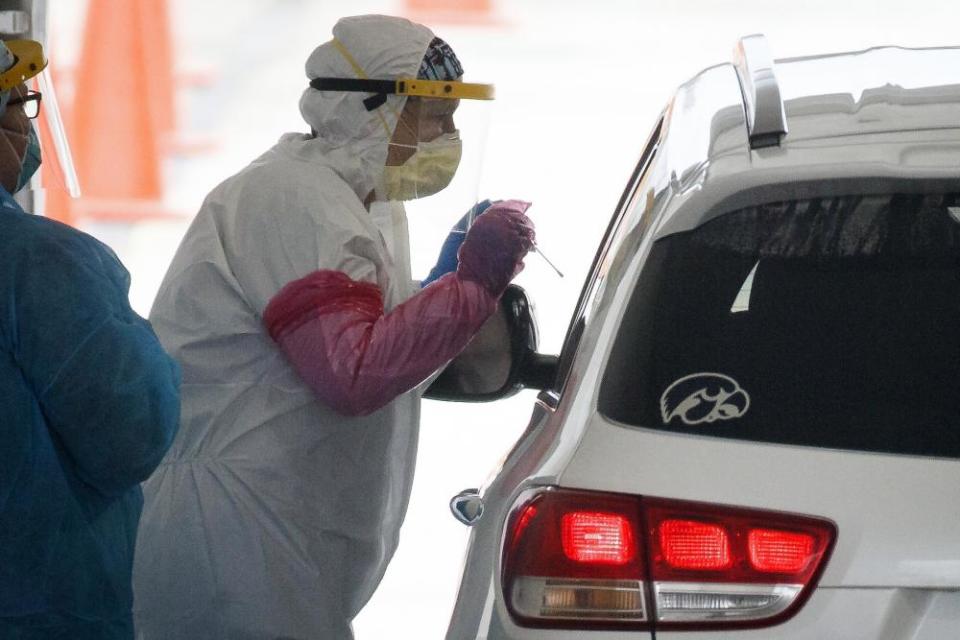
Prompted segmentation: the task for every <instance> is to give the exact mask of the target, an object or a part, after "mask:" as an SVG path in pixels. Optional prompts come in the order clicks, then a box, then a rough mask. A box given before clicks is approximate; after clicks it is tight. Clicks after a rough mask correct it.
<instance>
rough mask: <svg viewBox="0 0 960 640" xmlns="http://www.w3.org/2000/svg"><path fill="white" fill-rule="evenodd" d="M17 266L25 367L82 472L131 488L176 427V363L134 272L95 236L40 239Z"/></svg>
mask: <svg viewBox="0 0 960 640" xmlns="http://www.w3.org/2000/svg"><path fill="white" fill-rule="evenodd" d="M15 268H16V269H17V273H16V287H15V300H14V301H13V309H14V313H15V315H16V319H15V322H16V324H15V326H16V327H17V336H16V341H15V345H16V346H15V350H14V355H15V358H16V361H17V364H18V365H19V367H20V369H21V370H22V371H23V374H24V377H25V379H26V380H27V382H28V383H29V385H30V386H31V387H32V388H33V391H34V393H35V395H36V398H37V401H38V404H39V407H40V410H41V411H42V412H43V415H44V417H45V419H46V421H47V424H48V425H49V426H50V428H51V430H52V432H53V434H54V439H55V440H56V441H59V442H60V443H61V444H62V445H63V449H64V450H65V452H66V455H67V456H68V457H69V459H70V460H71V461H72V462H73V464H74V469H75V471H76V473H77V476H78V477H79V478H80V479H81V480H83V481H85V482H87V483H88V484H90V485H91V486H93V487H94V488H96V489H97V490H99V491H100V492H101V493H103V494H105V495H117V494H120V493H123V492H124V491H126V490H128V489H129V488H131V487H133V486H135V485H136V484H138V483H139V482H141V481H143V480H145V479H146V478H147V477H149V475H150V474H151V473H152V472H153V470H154V469H155V468H156V466H157V465H158V464H159V463H160V460H161V459H162V457H163V455H164V453H165V452H166V450H167V448H168V447H169V446H170V443H171V442H172V440H173V436H174V434H175V433H176V429H177V425H178V419H179V381H180V378H179V370H178V368H177V365H176V363H175V362H174V361H173V360H172V359H171V358H170V357H169V356H167V354H166V353H165V352H164V351H163V349H162V348H161V346H160V343H159V341H158V340H157V337H156V335H155V334H154V332H153V330H152V328H151V327H150V324H149V323H148V322H147V321H146V320H144V319H143V318H141V317H140V316H138V315H137V314H136V313H134V312H133V310H132V309H131V308H130V305H129V302H128V300H127V290H128V288H129V276H128V274H127V272H126V270H125V269H124V268H123V266H122V265H121V264H120V262H119V260H117V259H116V257H115V256H114V255H113V253H112V252H110V251H109V249H107V248H106V247H105V246H103V245H100V244H99V243H98V242H96V241H95V240H93V239H92V238H90V237H89V236H84V235H82V234H79V233H77V234H72V233H58V234H57V235H56V236H55V237H53V238H46V239H42V240H41V241H39V242H38V243H36V246H34V247H33V248H32V249H31V250H30V251H29V255H28V256H27V257H26V258H25V259H23V260H20V261H19V262H18V264H17V266H16V267H15Z"/></svg>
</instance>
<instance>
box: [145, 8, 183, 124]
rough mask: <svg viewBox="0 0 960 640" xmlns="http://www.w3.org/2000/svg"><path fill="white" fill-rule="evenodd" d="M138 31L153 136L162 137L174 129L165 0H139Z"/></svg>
mask: <svg viewBox="0 0 960 640" xmlns="http://www.w3.org/2000/svg"><path fill="white" fill-rule="evenodd" d="M140 4H141V7H142V11H141V15H140V19H141V25H140V33H141V36H142V39H141V42H142V43H143V52H144V62H145V64H146V68H147V69H148V73H149V77H150V82H148V83H147V91H148V94H147V96H146V98H147V102H148V103H149V105H150V117H151V118H152V120H153V127H154V130H155V131H156V132H157V136H158V137H159V138H160V139H161V140H163V139H164V138H169V137H170V136H172V135H173V133H174V131H175V130H176V124H177V122H176V112H175V109H174V83H173V63H174V60H173V50H172V47H171V29H170V13H169V11H168V10H167V2H166V0H146V1H145V2H141V3H140Z"/></svg>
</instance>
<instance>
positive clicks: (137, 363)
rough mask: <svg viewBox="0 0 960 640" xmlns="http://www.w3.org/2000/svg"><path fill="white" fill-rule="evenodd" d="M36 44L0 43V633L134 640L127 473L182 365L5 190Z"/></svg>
mask: <svg viewBox="0 0 960 640" xmlns="http://www.w3.org/2000/svg"><path fill="white" fill-rule="evenodd" d="M45 64H46V62H45V60H44V59H43V52H42V49H41V47H40V44H39V43H37V42H32V41H8V42H6V43H4V44H0V70H2V71H0V91H2V93H0V112H2V114H0V185H2V188H0V239H2V254H0V256H2V257H0V259H2V261H3V265H2V268H0V299H2V300H3V301H4V304H3V307H2V313H0V399H2V401H0V442H2V443H3V444H2V447H0V451H2V452H3V460H2V461H0V638H18V639H19V638H31V639H32V638H37V639H39V638H70V639H71V640H74V639H79V640H94V639H97V640H104V639H106V640H121V639H124V640H129V639H131V638H133V619H132V592H131V585H130V573H131V566H132V563H133V544H134V540H135V537H136V529H137V521H138V518H139V515H140V508H141V505H142V494H141V491H140V488H139V483H140V482H141V481H143V480H145V479H146V478H147V476H149V475H150V473H151V472H152V471H153V470H154V468H156V466H157V464H158V463H159V462H160V460H161V458H162V457H163V454H164V453H165V452H166V450H167V447H168V446H169V445H170V443H171V442H172V440H173V434H174V432H175V430H176V428H177V425H178V411H179V402H178V393H177V387H178V384H179V373H178V370H177V367H176V364H175V363H174V362H173V360H171V359H170V358H169V357H168V356H167V355H166V354H165V353H164V352H163V349H162V348H161V346H160V343H159V342H158V340H157V338H156V336H155V335H154V333H153V331H152V330H151V328H150V325H149V324H148V323H147V322H146V321H145V320H143V319H142V318H140V317H139V316H137V315H136V314H135V313H134V312H133V311H132V310H131V309H130V306H129V304H128V302H127V290H128V287H129V284H130V279H129V276H128V275H127V272H126V270H125V269H124V268H123V265H121V264H120V262H119V261H118V260H117V258H116V256H115V255H114V254H113V252H112V251H111V250H110V249H109V248H107V247H106V246H105V245H103V244H101V243H100V242H98V241H97V240H95V239H94V238H92V237H90V236H87V235H85V234H83V233H80V232H79V231H76V230H75V229H72V228H70V227H67V226H64V225H62V224H59V223H57V222H54V221H51V220H48V219H46V218H42V217H38V216H34V215H30V214H27V213H25V212H24V211H23V210H22V209H21V208H20V207H19V205H18V204H17V203H16V202H15V201H14V200H13V198H12V197H11V196H10V193H11V192H14V191H17V190H19V189H20V188H22V187H23V186H24V185H25V184H26V183H27V181H28V180H29V179H30V177H31V175H32V174H33V172H34V171H36V169H37V167H39V164H40V148H39V144H38V142H37V136H36V133H35V131H34V129H33V125H32V124H31V120H30V116H33V115H36V112H37V111H36V109H37V107H38V106H39V105H36V104H30V103H31V102H36V100H37V98H36V97H33V96H36V95H37V94H34V93H28V92H27V89H26V86H25V85H24V84H23V83H24V81H26V80H28V79H29V78H31V77H32V76H35V75H36V74H37V73H39V72H40V70H41V69H42V68H43V66H45Z"/></svg>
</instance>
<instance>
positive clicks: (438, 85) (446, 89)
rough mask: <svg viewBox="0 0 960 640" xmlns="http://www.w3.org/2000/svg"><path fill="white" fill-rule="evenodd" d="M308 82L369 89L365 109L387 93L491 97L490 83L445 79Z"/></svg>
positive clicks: (373, 106)
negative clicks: (369, 94)
mask: <svg viewBox="0 0 960 640" xmlns="http://www.w3.org/2000/svg"><path fill="white" fill-rule="evenodd" d="M310 86H311V87H313V88H314V89H317V90H318V91H355V92H359V93H371V94H373V95H371V96H370V97H369V98H367V99H366V100H364V101H363V104H364V106H365V107H366V108H367V111H373V110H374V109H376V108H377V107H380V106H381V105H383V104H384V103H385V102H386V101H387V95H398V96H416V97H419V98H440V99H448V100H493V99H494V87H493V85H492V84H477V83H471V82H460V81H456V80H454V81H445V80H419V79H417V78H400V79H399V80H367V79H355V78H314V79H313V80H311V81H310Z"/></svg>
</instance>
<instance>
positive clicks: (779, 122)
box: [733, 34, 787, 149]
mask: <svg viewBox="0 0 960 640" xmlns="http://www.w3.org/2000/svg"><path fill="white" fill-rule="evenodd" d="M733 66H734V68H735V69H736V70H737V78H738V79H739V80H740V91H741V93H743V108H744V111H746V115H747V131H748V134H749V137H750V148H751V149H763V148H765V147H776V146H779V145H780V142H781V140H782V139H783V137H784V136H785V135H787V114H786V112H785V111H784V108H783V98H782V97H781V95H780V85H779V84H778V83H777V77H776V75H774V73H773V56H771V55H770V47H769V45H767V38H766V36H764V35H762V34H755V35H750V36H745V37H743V38H740V41H739V42H738V43H737V46H736V48H735V49H734V50H733Z"/></svg>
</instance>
